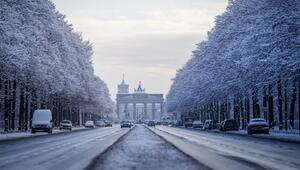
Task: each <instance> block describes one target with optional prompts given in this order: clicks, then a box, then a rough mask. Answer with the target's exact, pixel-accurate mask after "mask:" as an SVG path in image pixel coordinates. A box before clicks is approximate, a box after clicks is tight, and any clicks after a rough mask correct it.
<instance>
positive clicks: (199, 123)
mask: <svg viewBox="0 0 300 170" xmlns="http://www.w3.org/2000/svg"><path fill="white" fill-rule="evenodd" d="M193 128H203V123H202V121H200V120H195V121H194V122H193Z"/></svg>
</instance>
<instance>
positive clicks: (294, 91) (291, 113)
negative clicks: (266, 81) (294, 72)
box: [290, 79, 297, 129]
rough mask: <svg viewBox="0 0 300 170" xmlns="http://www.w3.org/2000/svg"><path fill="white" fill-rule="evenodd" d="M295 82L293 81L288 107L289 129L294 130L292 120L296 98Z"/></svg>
mask: <svg viewBox="0 0 300 170" xmlns="http://www.w3.org/2000/svg"><path fill="white" fill-rule="evenodd" d="M296 83H297V81H296V79H295V80H294V81H293V87H292V96H291V106H290V127H291V128H293V129H294V119H295V106H296V98H297V88H296V87H297V86H296V85H297V84H296Z"/></svg>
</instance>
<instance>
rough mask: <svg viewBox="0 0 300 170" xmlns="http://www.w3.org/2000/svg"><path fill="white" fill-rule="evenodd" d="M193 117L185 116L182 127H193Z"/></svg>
mask: <svg viewBox="0 0 300 170" xmlns="http://www.w3.org/2000/svg"><path fill="white" fill-rule="evenodd" d="M193 122H194V120H193V118H192V117H185V118H184V127H186V128H188V127H193Z"/></svg>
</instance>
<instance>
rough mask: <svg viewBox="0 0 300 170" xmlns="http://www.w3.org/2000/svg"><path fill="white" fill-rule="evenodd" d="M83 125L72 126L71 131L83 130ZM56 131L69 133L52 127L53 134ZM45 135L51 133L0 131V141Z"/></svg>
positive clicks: (56, 132)
mask: <svg viewBox="0 0 300 170" xmlns="http://www.w3.org/2000/svg"><path fill="white" fill-rule="evenodd" d="M84 129H86V128H84V127H83V126H78V127H73V128H72V131H80V130H84ZM58 133H70V131H69V130H59V129H58V128H54V129H53V134H58ZM45 135H51V134H48V133H46V132H40V133H38V132H37V133H36V134H32V133H31V131H24V132H9V133H0V141H5V140H13V139H20V138H29V137H35V136H45Z"/></svg>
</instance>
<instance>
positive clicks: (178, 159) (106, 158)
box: [89, 125, 208, 170]
mask: <svg viewBox="0 0 300 170" xmlns="http://www.w3.org/2000/svg"><path fill="white" fill-rule="evenodd" d="M89 169H91V170H112V169H113V170H115V169H116V170H156V169H157V170H160V169H163V170H207V169H208V168H206V167H205V166H203V165H201V164H199V163H198V162H197V161H195V160H194V159H192V158H190V157H188V156H187V155H185V154H183V153H182V152H180V151H179V150H178V149H176V148H175V147H173V146H172V145H170V144H169V143H168V142H166V141H164V140H163V139H161V138H160V137H158V136H157V135H155V134H154V133H152V132H151V131H150V130H149V129H147V128H146V127H145V126H144V125H136V126H135V128H134V129H132V131H131V132H130V133H129V134H127V135H126V136H124V138H122V139H121V140H120V141H118V142H117V143H116V144H115V145H114V146H113V147H111V148H110V149H109V150H108V151H107V152H105V153H104V154H103V155H101V156H100V157H99V158H98V159H97V160H96V161H95V162H94V164H93V166H91V167H90V168H89Z"/></svg>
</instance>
